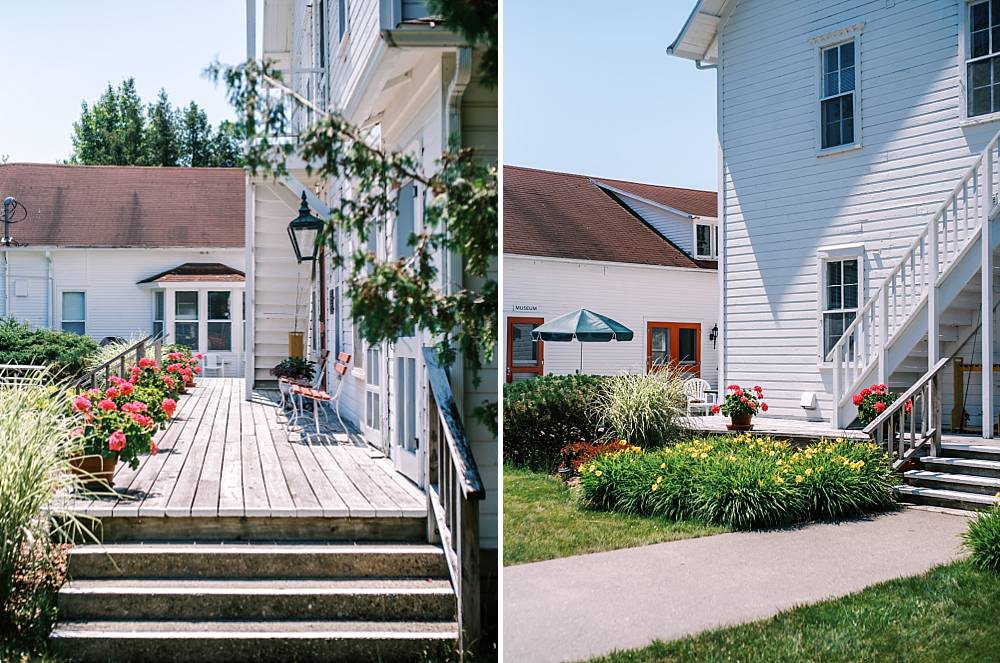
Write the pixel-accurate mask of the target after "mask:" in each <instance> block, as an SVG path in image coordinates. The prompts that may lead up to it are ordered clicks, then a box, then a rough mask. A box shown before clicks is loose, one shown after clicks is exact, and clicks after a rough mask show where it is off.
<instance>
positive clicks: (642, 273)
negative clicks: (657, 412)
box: [501, 254, 719, 386]
mask: <svg viewBox="0 0 1000 663" xmlns="http://www.w3.org/2000/svg"><path fill="white" fill-rule="evenodd" d="M503 261H504V280H503V320H502V321H501V325H502V326H501V329H502V330H503V334H504V338H505V339H506V330H507V318H508V317H511V316H515V317H522V316H528V317H541V318H544V319H545V320H546V322H548V321H550V320H552V319H554V318H557V317H559V316H560V315H563V314H564V313H569V312H570V311H574V310H576V309H578V308H589V309H591V310H593V311H595V312H597V313H601V314H603V315H607V316H609V317H611V318H613V319H615V320H617V321H618V322H620V323H622V324H623V325H625V326H626V327H628V328H629V329H631V330H632V331H634V332H635V337H634V338H633V340H632V341H628V342H617V341H611V342H610V343H583V344H582V346H583V371H584V373H593V374H598V375H615V374H618V373H623V372H627V373H642V372H645V370H646V323H647V322H691V323H698V324H700V325H701V376H702V377H703V378H705V379H706V380H708V381H709V382H711V383H712V385H713V386H717V385H718V351H717V350H716V349H715V348H713V347H712V342H711V341H710V340H709V339H708V335H709V332H710V331H711V329H712V327H713V326H714V325H715V324H716V323H717V322H718V312H719V290H718V275H717V273H716V272H715V270H708V269H680V268H664V267H651V266H646V265H626V264H621V263H617V264H612V263H606V264H604V263H595V262H591V261H579V262H573V261H567V260H556V259H547V258H529V257H526V256H516V255H512V254H504V257H503ZM516 305H527V306H537V307H538V310H537V312H531V313H515V312H514V311H513V307H514V306H516ZM501 347H503V348H504V349H505V350H504V351H505V352H506V347H507V346H506V340H504V341H503V342H502V343H501ZM580 348H581V344H580V343H576V342H571V343H546V344H545V351H544V352H545V354H544V362H545V365H544V368H545V373H546V374H556V375H563V374H569V373H575V372H576V371H577V369H579V367H580ZM504 366H506V357H504Z"/></svg>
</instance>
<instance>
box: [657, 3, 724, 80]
mask: <svg viewBox="0 0 1000 663" xmlns="http://www.w3.org/2000/svg"><path fill="white" fill-rule="evenodd" d="M709 1H710V0H698V2H697V3H696V4H695V6H694V9H692V10H691V14H690V15H689V16H688V18H687V20H686V21H685V22H684V26H683V27H682V28H681V31H680V33H679V34H678V35H677V38H676V39H674V41H673V42H672V43H671V44H670V46H668V47H667V54H668V55H673V56H675V57H679V58H684V59H686V60H692V61H694V63H695V64H696V65H698V67H699V68H703V67H711V66H715V65H718V64H719V47H718V43H719V33H718V29H719V25H720V24H721V22H722V16H723V13H724V11H725V9H726V6H727V5H728V4H729V0H721V2H720V1H719V0H711V1H712V2H713V4H716V5H718V9H717V10H716V11H711V10H708V9H707V8H706V4H708V3H709ZM699 20H702V21H704V22H707V24H708V25H710V26H711V31H712V38H711V39H710V40H709V42H708V45H707V46H706V45H699V44H698V43H696V42H695V40H693V39H692V38H691V37H692V35H691V34H690V32H691V29H692V27H693V26H694V25H695V23H696V21H699Z"/></svg>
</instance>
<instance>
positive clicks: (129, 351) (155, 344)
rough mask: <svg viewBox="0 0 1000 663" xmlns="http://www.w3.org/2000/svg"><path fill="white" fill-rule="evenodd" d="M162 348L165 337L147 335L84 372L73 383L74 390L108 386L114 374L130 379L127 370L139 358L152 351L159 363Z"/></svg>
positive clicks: (136, 362)
mask: <svg viewBox="0 0 1000 663" xmlns="http://www.w3.org/2000/svg"><path fill="white" fill-rule="evenodd" d="M162 348H163V339H162V338H161V337H159V336H147V337H146V338H144V339H142V340H141V341H138V342H137V343H135V344H134V345H132V346H130V347H128V348H126V349H125V350H122V351H121V352H120V353H119V354H117V355H115V356H114V357H112V358H111V359H109V360H108V361H106V362H104V363H103V364H101V365H99V366H96V367H94V368H92V369H90V370H89V371H87V372H86V373H84V374H83V375H82V376H80V377H79V378H78V379H77V380H76V382H74V383H73V390H74V391H75V392H77V393H79V392H81V391H83V390H85V389H93V388H98V387H106V386H107V385H108V383H109V381H110V378H111V376H112V375H117V376H118V377H121V378H125V379H128V376H127V375H126V371H128V369H129V368H130V367H131V366H132V365H133V364H138V363H139V360H140V359H142V358H143V357H145V356H147V355H148V354H149V353H150V352H152V354H153V358H154V359H156V363H157V364H159V363H160V361H161V359H162V354H163V353H162Z"/></svg>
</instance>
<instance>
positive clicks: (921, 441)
mask: <svg viewBox="0 0 1000 663" xmlns="http://www.w3.org/2000/svg"><path fill="white" fill-rule="evenodd" d="M949 361H951V359H950V358H948V357H945V358H943V359H940V360H939V361H938V363H936V364H934V366H932V367H931V370H929V371H927V372H926V373H925V374H924V375H923V376H922V377H921V378H920V379H919V380H917V382H916V384H914V385H913V386H912V387H910V388H909V389H907V390H906V391H905V392H903V395H902V396H900V397H899V398H898V399H896V401H895V402H894V403H893V404H892V405H890V406H889V407H887V408H886V409H885V411H884V412H882V414H880V415H878V416H877V417H875V420H874V421H872V422H871V423H870V424H868V425H867V426H865V429H864V432H865V433H866V434H867V435H869V436H871V437H872V439H873V440H874V441H875V442H876V443H878V444H879V445H881V446H883V447H885V449H886V451H887V452H888V453H889V462H890V463H892V467H893V469H898V468H899V466H900V465H902V464H903V463H904V462H906V461H907V460H908V459H910V458H912V457H913V456H914V455H916V454H917V453H918V452H920V451H923V450H924V448H925V447H928V448H929V450H930V453H931V455H935V456H936V455H937V454H938V452H939V450H940V446H941V370H942V369H943V368H944V367H945V365H947V363H948V362H949ZM907 403H910V404H911V405H910V407H909V408H907V407H906V404H907ZM908 409H909V412H907V410H908Z"/></svg>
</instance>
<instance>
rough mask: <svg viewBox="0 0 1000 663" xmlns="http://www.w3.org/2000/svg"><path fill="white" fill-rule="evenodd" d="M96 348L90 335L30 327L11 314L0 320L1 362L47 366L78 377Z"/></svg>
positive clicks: (67, 375)
mask: <svg viewBox="0 0 1000 663" xmlns="http://www.w3.org/2000/svg"><path fill="white" fill-rule="evenodd" d="M96 351H97V343H95V342H94V339H92V338H90V337H89V336H79V335H77V334H71V333H69V332H62V331H53V330H51V329H32V328H31V327H30V326H28V325H27V324H25V323H23V322H19V321H17V320H15V319H13V318H6V319H3V320H0V364H35V365H44V366H48V367H49V368H50V369H51V374H52V375H53V376H59V377H65V378H71V377H77V376H79V375H80V374H81V373H83V371H84V370H85V369H86V367H87V358H88V357H90V356H91V355H93V354H94V353H95V352H96Z"/></svg>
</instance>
